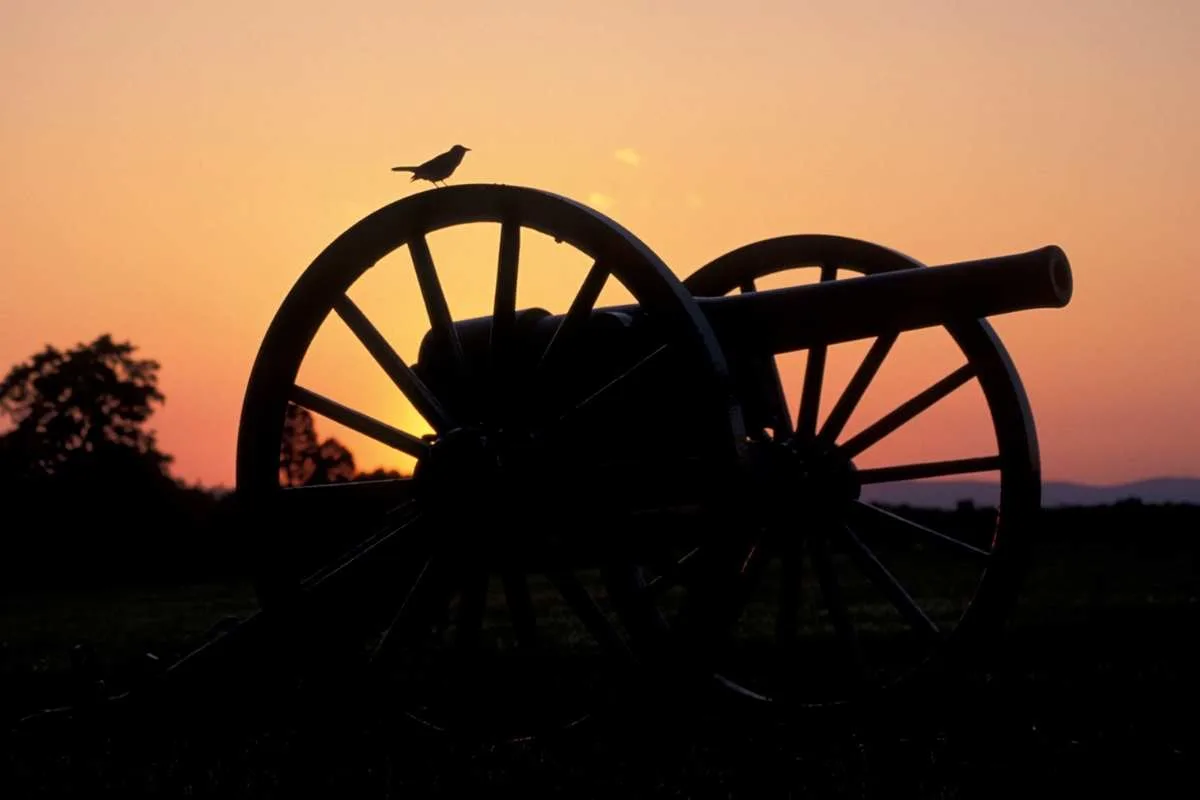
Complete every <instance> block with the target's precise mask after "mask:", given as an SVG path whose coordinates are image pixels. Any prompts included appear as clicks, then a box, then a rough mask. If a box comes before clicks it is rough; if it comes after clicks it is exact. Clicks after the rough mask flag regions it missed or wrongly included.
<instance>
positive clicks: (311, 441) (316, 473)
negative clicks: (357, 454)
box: [279, 403, 355, 486]
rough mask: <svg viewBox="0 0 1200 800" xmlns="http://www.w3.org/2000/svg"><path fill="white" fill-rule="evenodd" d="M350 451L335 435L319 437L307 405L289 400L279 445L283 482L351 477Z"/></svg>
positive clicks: (296, 483)
mask: <svg viewBox="0 0 1200 800" xmlns="http://www.w3.org/2000/svg"><path fill="white" fill-rule="evenodd" d="M354 477H355V472H354V455H353V454H352V453H351V452H350V451H349V450H347V449H346V448H345V447H344V446H343V445H342V444H341V443H340V442H339V441H338V440H337V439H333V438H329V439H325V440H324V441H321V439H320V437H318V436H317V430H316V427H315V425H314V424H313V417H312V414H310V413H309V412H308V410H307V409H304V408H301V407H300V406H298V405H295V404H292V403H289V404H288V408H287V412H286V415H285V416H284V421H283V437H282V440H281V442H280V447H279V480H280V483H281V484H282V485H283V486H311V485H314V484H321V483H338V482H340V481H350V480H354Z"/></svg>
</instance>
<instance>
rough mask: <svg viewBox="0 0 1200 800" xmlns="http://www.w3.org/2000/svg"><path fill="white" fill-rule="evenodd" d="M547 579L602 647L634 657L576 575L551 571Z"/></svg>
mask: <svg viewBox="0 0 1200 800" xmlns="http://www.w3.org/2000/svg"><path fill="white" fill-rule="evenodd" d="M546 577H548V578H549V579H550V582H551V583H553V584H554V588H556V589H557V590H558V593H559V594H560V595H562V597H563V599H564V600H566V601H567V604H568V605H569V606H571V608H572V609H573V610H574V611H575V614H576V615H577V616H578V617H579V619H580V621H582V622H583V624H584V626H585V627H586V628H587V629H588V631H589V632H590V633H591V634H592V636H594V637H595V639H596V641H597V642H598V643H599V644H600V645H601V646H603V647H604V648H605V649H607V650H609V651H611V652H612V653H614V654H616V655H619V656H622V657H624V658H631V657H632V655H633V653H632V651H631V650H630V649H629V647H628V645H627V644H626V643H625V640H624V639H622V638H621V634H620V633H618V632H617V630H616V629H615V628H614V627H613V626H612V624H611V623H610V622H609V621H608V618H607V617H605V616H604V612H603V611H601V610H600V606H599V605H597V604H596V600H595V599H594V598H593V597H592V596H591V595H590V594H589V593H588V591H587V589H585V588H583V585H582V584H581V583H580V582H579V579H578V578H576V577H575V574H574V573H572V572H569V571H567V570H551V571H550V572H548V573H546Z"/></svg>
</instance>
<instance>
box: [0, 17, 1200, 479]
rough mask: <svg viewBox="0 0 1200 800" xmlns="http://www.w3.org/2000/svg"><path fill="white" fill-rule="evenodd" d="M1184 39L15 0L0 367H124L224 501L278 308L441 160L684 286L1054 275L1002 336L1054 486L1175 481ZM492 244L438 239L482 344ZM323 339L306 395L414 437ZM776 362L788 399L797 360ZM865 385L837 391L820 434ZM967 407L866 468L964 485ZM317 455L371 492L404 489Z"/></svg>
mask: <svg viewBox="0 0 1200 800" xmlns="http://www.w3.org/2000/svg"><path fill="white" fill-rule="evenodd" d="M431 31H432V32H435V33H431ZM1197 38H1200V6H1198V5H1197V4H1195V3H1192V2H1185V1H1182V0H1181V1H1180V2H1157V3H1148V4H1147V3H1135V2H1132V0H1130V1H1128V2H1118V1H1117V0H1096V2H1090V3H1086V4H1081V3H1066V2H1062V3H1053V4H1046V3H1035V2H1014V3H1004V4H995V3H985V2H968V3H951V2H934V1H933V0H930V1H929V2H924V1H922V2H910V3H890V2H882V1H880V2H869V3H864V2H860V3H845V4H818V3H809V2H794V1H793V2H782V1H780V2H750V3H741V4H737V5H736V6H728V4H719V3H714V2H688V3H683V2H658V3H648V2H617V1H616V0H614V2H610V3H605V4H601V5H591V6H588V8H587V10H586V13H585V12H584V11H582V10H581V8H580V7H577V6H574V5H571V4H563V3H553V2H548V1H546V2H526V3H506V4H492V3H484V2H477V1H474V0H461V1H460V2H458V3H454V4H444V3H433V2H428V3H402V4H398V3H391V2H381V1H380V2H376V1H374V0H371V1H368V2H358V3H344V4H336V5H330V4H327V3H317V2H311V1H309V0H305V1H303V2H301V1H299V0H291V2H287V3H283V2H259V3H253V4H245V3H240V2H232V0H210V1H209V2H204V3H199V2H174V3H157V2H149V1H148V0H147V1H145V2H137V1H136V0H124V1H123V2H112V1H111V0H94V1H93V2H84V1H83V0H80V1H79V2H65V0H38V2H32V0H27V1H24V2H22V1H21V0H17V2H8V3H5V4H4V5H3V6H2V7H0V70H2V73H3V74H4V76H5V78H6V80H5V91H4V93H3V94H2V95H0V153H3V170H4V177H3V180H0V270H2V271H3V272H2V275H3V284H2V286H3V291H2V292H0V359H2V364H3V367H4V368H5V369H7V367H8V366H10V365H11V364H13V363H16V362H17V361H20V360H23V359H25V358H27V357H28V356H30V355H31V354H32V353H33V352H35V351H36V350H39V349H40V348H41V347H43V346H44V345H45V344H47V343H51V344H54V345H56V346H59V347H69V346H71V345H73V344H75V343H76V342H79V341H90V340H91V339H92V338H94V337H95V336H96V335H98V334H100V333H102V332H111V333H112V334H113V335H114V336H115V337H117V338H119V339H130V340H132V341H133V342H134V343H135V344H137V345H138V346H139V347H140V348H141V354H142V355H144V356H146V357H153V358H156V359H158V360H160V361H161V362H162V364H163V368H162V373H161V374H162V386H163V390H164V392H165V394H166V395H167V403H166V405H165V407H164V408H163V409H162V410H160V411H159V412H158V413H157V414H156V416H155V417H154V420H153V424H154V427H155V428H156V429H157V430H158V432H159V437H160V442H161V445H162V447H163V448H164V449H165V450H166V451H167V452H169V453H172V454H173V455H174V456H175V457H176V464H175V471H176V474H178V475H179V476H181V477H184V478H186V479H188V480H192V481H195V480H198V481H202V482H204V483H205V484H210V485H211V484H225V485H231V484H232V481H233V464H234V443H235V438H236V431H237V425H238V415H239V411H240V405H241V400H242V392H243V390H244V387H245V380H246V376H247V374H248V372H249V369H250V365H251V363H252V361H253V359H254V356H255V353H256V351H257V348H258V345H259V342H260V341H261V339H262V336H263V333H264V331H265V330H266V327H267V325H268V323H269V321H270V319H271V317H272V315H273V314H274V313H275V311H276V309H277V307H278V305H279V303H280V301H281V300H282V298H283V296H284V294H285V293H286V292H287V291H288V289H289V288H290V287H291V285H292V283H293V282H294V281H295V279H296V278H297V276H298V275H299V274H300V272H301V271H302V270H303V269H304V268H305V267H306V266H307V265H308V263H309V262H310V261H311V260H312V259H313V258H314V257H315V256H316V255H317V253H319V252H320V251H321V250H322V249H323V248H324V247H325V246H326V245H327V244H328V243H329V242H330V241H332V240H333V239H334V238H335V237H336V236H337V235H338V234H340V233H341V232H342V231H343V230H345V229H346V228H348V227H349V226H350V225H352V224H354V222H356V221H357V220H358V219H360V218H361V217H363V216H365V215H366V214H368V213H370V212H371V211H374V210H375V209H377V208H379V207H380V206H383V205H385V204H387V203H389V202H391V201H392V200H394V199H396V198H398V197H401V196H403V195H406V194H410V193H412V192H414V191H423V190H425V189H427V188H428V186H429V185H428V184H422V183H410V182H409V180H408V176H407V175H402V174H399V173H393V172H390V169H389V168H390V167H391V166H392V165H395V164H403V163H414V162H415V161H418V160H422V159H424V158H427V157H429V156H432V155H434V154H436V153H438V152H441V151H442V150H445V149H446V148H448V147H449V146H450V145H451V144H454V143H461V144H464V145H466V146H468V147H471V148H472V151H471V152H470V153H468V154H467V157H466V159H465V161H464V162H463V165H462V167H460V169H459V172H458V173H457V174H456V175H455V176H454V177H453V178H451V182H452V183H476V182H478V183H493V182H494V183H515V184H523V185H527V186H533V187H537V188H541V189H546V190H549V191H554V192H558V193H561V194H564V195H567V196H569V197H571V198H574V199H577V200H579V201H582V202H584V203H587V204H589V205H592V206H593V207H595V208H597V209H599V210H601V211H603V212H604V213H606V214H609V215H610V216H612V217H613V218H614V219H616V220H617V221H618V222H620V223H621V224H622V225H624V226H625V227H627V228H628V229H630V230H631V231H633V232H634V233H635V234H637V235H638V236H639V237H641V238H642V239H643V240H644V241H645V242H646V243H647V244H648V245H649V246H650V247H651V248H652V249H654V250H655V251H656V252H657V253H658V254H659V255H660V256H661V257H662V258H663V259H664V260H665V261H666V263H667V264H668V265H670V267H671V268H672V269H673V270H674V271H675V272H676V273H677V274H678V275H679V276H680V277H684V276H686V275H687V274H689V273H690V272H691V271H693V270H694V269H696V268H697V267H699V266H700V265H702V264H703V263H705V262H707V261H709V260H710V259H712V258H715V257H716V256H718V255H720V254H721V253H724V252H726V251H728V250H730V249H732V248H734V247H738V246H741V245H743V244H747V243H749V242H751V241H755V240H757V239H762V238H767V237H771V236H777V235H781V234H789V233H802V232H809V233H812V232H815V233H837V234H843V235H848V236H854V237H858V238H863V239H868V240H871V241H874V242H878V243H879V244H882V245H884V246H887V247H890V248H893V249H896V250H900V251H902V252H905V253H907V254H909V255H911V256H913V257H914V258H917V259H920V260H921V261H924V262H926V263H930V264H937V263H944V262H949V261H958V260H964V259H969V258H977V257H984V256H991V255H1000V254H1005V253H1012V252H1021V251H1025V250H1029V249H1033V248H1035V247H1039V246H1042V245H1044V244H1051V243H1053V244H1058V245H1061V246H1062V247H1063V248H1064V249H1065V250H1066V252H1067V254H1068V255H1069V257H1070V258H1071V261H1072V265H1073V268H1074V271H1075V276H1076V289H1075V297H1074V299H1073V301H1072V304H1071V305H1070V306H1069V307H1068V308H1067V309H1063V310H1052V311H1034V312H1026V313H1022V314H1018V315H1013V316H1011V317H1001V318H997V319H994V320H993V324H994V326H995V328H996V329H997V331H998V332H999V333H1000V335H1001V337H1002V339H1003V341H1004V343H1005V345H1006V346H1007V347H1008V349H1009V351H1010V354H1011V355H1012V357H1013V359H1014V361H1015V363H1016V365H1017V367H1018V369H1019V370H1020V373H1021V376H1022V378H1023V379H1024V381H1025V385H1026V389H1027V391H1028V393H1029V396H1030V400H1031V403H1032V406H1033V409H1034V412H1035V417H1036V421H1037V424H1038V434H1039V438H1040V442H1041V447H1042V457H1043V468H1044V473H1045V475H1046V477H1047V478H1051V479H1071V480H1081V481H1095V482H1116V481H1122V480H1130V479H1137V478H1144V477H1153V476H1158V475H1167V474H1186V475H1197V474H1200V458H1198V446H1197V442H1200V422H1198V421H1197V420H1198V417H1197V415H1196V414H1195V412H1194V404H1195V397H1196V396H1197V394H1198V393H1200V377H1198V375H1200V370H1198V369H1197V367H1196V366H1195V365H1196V353H1197V352H1200V325H1198V324H1197V321H1196V315H1195V311H1194V310H1193V306H1194V305H1195V298H1196V297H1198V296H1200V271H1198V270H1197V266H1200V243H1198V239H1197V230H1198V229H1200V226H1197V225H1196V224H1195V223H1196V222H1197V219H1196V217H1197V213H1196V210H1195V209H1196V207H1197V204H1196V201H1195V194H1196V191H1195V187H1196V186H1197V185H1198V184H1200V155H1197V148H1196V146H1195V142H1197V141H1200V104H1197V103H1196V89H1195V87H1196V86H1197V85H1200V80H1198V79H1200V66H1198V65H1200V62H1197V60H1196V59H1195V57H1194V55H1193V53H1194V47H1195V45H1194V42H1195V41H1196V40H1197ZM496 233H497V232H496V231H495V230H492V229H490V228H486V227H485V228H484V230H482V231H480V232H470V231H455V232H448V233H447V234H445V235H444V236H440V237H431V245H432V246H433V247H434V255H435V257H438V258H439V261H438V265H439V267H440V268H442V269H443V270H444V273H443V274H444V277H443V280H444V281H445V282H446V286H447V292H448V294H449V295H450V302H451V305H452V308H453V310H454V312H455V314H456V316H462V315H466V314H475V313H480V314H482V313H488V309H489V306H490V298H491V295H490V292H491V288H492V285H493V283H492V282H493V280H494V269H495V241H496ZM543 245H544V246H543ZM534 250H535V252H534V253H533V254H532V255H528V256H527V257H528V258H531V259H533V263H534V265H535V266H533V267H532V268H530V269H529V270H528V272H525V269H526V267H525V265H526V262H525V261H523V262H522V269H523V274H522V278H523V280H527V281H530V282H531V283H529V284H528V285H526V284H523V285H522V286H521V297H520V299H521V302H522V303H525V304H528V303H549V304H551V305H552V306H554V307H555V308H561V307H562V306H563V304H564V303H565V302H567V301H568V300H569V294H568V292H570V291H572V290H573V289H574V288H575V287H576V286H577V283H578V279H579V278H580V277H582V268H580V269H570V268H569V267H568V265H567V263H566V262H561V258H562V257H561V256H560V254H559V251H558V250H556V249H555V248H554V246H553V245H552V243H550V242H546V243H542V244H539V246H538V247H536V248H534ZM568 261H569V259H568ZM393 265H394V266H395V269H394V270H392V271H391V272H390V273H389V272H387V271H386V270H383V269H377V270H373V271H372V274H370V275H369V276H368V278H369V280H364V282H363V284H362V285H359V286H356V287H355V289H354V291H353V296H354V298H355V299H356V300H358V301H360V302H361V303H362V305H363V306H364V307H365V308H366V309H367V310H368V312H369V313H370V314H371V316H372V319H373V321H375V322H376V324H378V325H379V326H380V327H381V328H382V329H383V330H384V331H385V332H386V333H387V334H388V335H389V336H390V337H391V338H392V341H393V343H394V345H395V346H396V347H397V349H398V350H399V351H400V352H401V353H402V354H404V355H407V356H411V355H412V353H413V348H415V345H416V341H417V337H419V336H420V334H421V332H423V330H424V316H423V311H422V308H421V306H420V305H419V298H418V296H417V295H416V293H415V280H413V279H412V277H411V270H410V268H409V267H408V265H407V254H406V253H404V252H399V253H397V254H396V256H395V258H393V259H390V261H389V262H388V263H387V266H389V267H390V266H393ZM383 266H385V265H384V264H381V267H383ZM585 266H586V265H585ZM527 275H528V276H537V277H527ZM482 276H486V280H484V279H483V277H482ZM606 299H607V298H606ZM338 326H340V321H338V320H336V319H332V320H331V321H330V323H329V324H328V325H327V328H329V331H328V332H326V331H323V332H322V333H321V334H320V337H319V339H318V342H317V344H316V347H315V349H314V351H313V352H312V354H311V355H310V359H309V362H308V363H307V364H306V366H305V372H304V377H305V378H306V379H309V378H311V380H310V382H311V383H315V384H316V385H314V386H313V388H316V389H318V390H327V391H329V393H330V394H333V395H334V396H336V397H337V398H338V399H342V400H344V401H346V402H352V403H354V404H356V405H358V406H360V407H361V408H362V409H363V410H365V411H369V412H370V411H374V412H376V413H379V414H381V415H383V416H385V417H387V418H389V419H390V420H391V421H393V422H395V423H397V424H405V425H409V426H410V427H411V426H412V425H413V424H414V421H413V419H412V418H411V416H406V415H405V413H404V411H403V410H402V409H399V408H397V406H396V405H395V400H394V395H393V394H392V391H391V389H390V387H389V384H388V382H387V379H386V377H385V376H383V375H382V373H381V372H380V371H379V369H378V368H377V367H376V366H375V365H374V364H373V363H372V362H371V361H370V360H369V358H368V357H367V356H366V354H365V353H362V352H356V351H354V348H353V347H352V346H351V340H350V338H349V335H348V333H347V332H346V331H345V329H344V327H343V328H341V329H340V330H339V329H338ZM943 338H944V336H943ZM901 341H902V343H903V342H904V341H905V340H904V339H903V338H902V340H901ZM924 341H925V340H924V339H922V338H920V337H915V338H913V339H912V344H909V345H907V346H905V345H903V344H902V345H899V346H898V348H897V352H896V355H895V356H894V357H893V359H891V360H890V361H889V362H888V364H887V365H886V366H885V371H884V373H883V374H881V376H880V385H878V386H876V387H874V388H873V390H872V391H873V394H872V395H869V396H868V398H867V400H866V401H865V403H864V408H863V410H862V413H861V415H858V416H856V417H855V420H856V424H857V425H859V426H861V424H865V423H868V422H870V421H871V418H872V417H873V416H874V415H877V414H879V413H882V412H883V411H886V410H887V408H888V407H889V406H890V405H892V404H894V403H895V402H898V401H900V400H903V399H905V398H906V397H907V396H908V395H911V394H912V393H914V392H916V391H918V390H919V389H921V388H923V387H924V386H925V385H926V383H927V382H928V381H929V380H932V379H936V378H937V377H940V376H941V375H942V374H944V372H945V371H948V369H952V368H953V367H954V366H957V363H956V362H954V361H953V360H951V359H949V355H948V353H947V352H945V350H944V348H942V349H936V348H934V345H933V344H929V345H925V344H923V343H922V342H924ZM930 341H932V340H930ZM865 347H866V343H855V344H851V345H845V346H842V347H841V348H839V349H845V350H847V351H849V352H850V353H851V354H852V355H853V354H860V353H861V352H863V351H864V350H865ZM935 350H936V353H935ZM935 354H936V355H937V358H934V355H935ZM784 361H785V363H786V364H788V365H790V366H791V367H792V370H791V372H790V373H789V377H788V387H789V390H790V391H792V393H793V394H796V393H798V387H799V381H800V376H801V374H802V372H801V371H800V369H799V367H800V365H801V364H802V363H803V357H802V356H797V357H790V356H789V357H788V358H787V359H785V360H784ZM853 367H854V363H853V360H852V359H849V360H847V361H846V363H845V365H844V366H843V365H842V364H841V361H840V360H837V361H836V363H835V377H834V378H832V379H831V380H832V383H833V386H832V387H831V388H830V389H829V390H828V391H827V393H826V398H828V399H827V402H826V406H825V407H826V408H827V407H828V402H830V401H831V400H832V397H833V396H834V393H835V391H836V389H839V388H840V386H841V384H842V383H844V381H845V378H846V377H847V376H848V375H849V371H850V370H852V369H853ZM876 390H878V392H876ZM978 406H979V401H978V398H973V397H972V396H971V395H970V393H965V395H964V396H963V397H958V396H955V398H953V399H952V400H950V401H947V402H946V404H945V408H939V409H938V412H937V414H935V415H931V417H930V418H929V420H928V421H927V422H923V423H922V425H921V426H914V428H913V429H912V431H911V432H907V433H906V434H905V435H904V436H903V437H900V438H899V439H897V440H896V441H894V442H889V443H888V444H887V446H886V447H883V446H881V448H880V449H879V451H878V452H877V453H875V454H874V455H873V456H872V458H871V459H868V461H870V462H871V463H872V464H878V465H882V464H883V463H890V462H897V461H904V460H911V459H913V458H914V457H921V458H949V457H954V456H958V455H964V456H965V455H981V454H984V453H982V452H980V449H981V448H986V447H987V444H988V442H987V438H986V437H987V435H988V433H989V432H988V431H987V429H986V427H985V426H986V424H987V417H986V416H985V415H984V413H983V411H982V410H981V408H978ZM851 427H852V428H853V427H855V424H852V426H851ZM321 432H322V433H324V434H325V435H335V436H337V437H338V438H339V439H342V440H343V441H345V442H346V444H348V445H349V446H350V447H351V449H352V450H353V451H354V452H355V455H356V458H357V461H358V465H359V467H360V468H362V469H370V468H373V467H374V466H377V465H381V464H382V465H399V466H403V465H404V462H403V460H402V459H396V458H395V457H393V456H392V455H391V454H389V453H388V452H387V451H386V450H385V449H384V448H382V447H377V446H373V445H369V444H368V443H367V442H366V441H365V440H363V439H362V438H361V437H357V436H355V435H353V434H347V433H345V432H344V431H342V430H341V429H337V428H336V427H335V426H333V425H331V424H324V425H322V426H321Z"/></svg>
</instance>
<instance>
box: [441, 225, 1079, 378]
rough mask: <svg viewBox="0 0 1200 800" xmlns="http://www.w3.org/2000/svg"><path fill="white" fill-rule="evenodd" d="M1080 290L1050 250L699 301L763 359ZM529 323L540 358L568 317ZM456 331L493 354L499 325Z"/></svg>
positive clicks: (736, 344) (597, 313)
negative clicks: (493, 328) (489, 348)
mask: <svg viewBox="0 0 1200 800" xmlns="http://www.w3.org/2000/svg"><path fill="white" fill-rule="evenodd" d="M1072 287H1073V281H1072V276H1071V266H1070V262H1069V261H1068V260H1067V256H1066V254H1065V253H1064V252H1063V251H1062V249H1061V248H1059V247H1057V246H1055V245H1048V246H1046V247H1042V248H1039V249H1037V250H1031V251H1029V252H1025V253H1017V254H1014V255H1005V256H997V257H994V258H985V259H978V260H973V261H963V262H958V263H953V264H943V265H939V266H932V267H914V268H912V269H900V270H896V271H894V272H886V273H881V274H876V275H867V276H861V277H854V278H847V279H844V280H837V281H829V282H826V283H811V284H805V285H801V286H792V287H788V288H784V289H769V290H763V291H758V292H753V293H747V294H736V295H726V296H719V297H704V296H700V297H696V298H695V300H696V303H697V304H698V305H699V307H700V308H701V310H702V312H703V313H704V315H705V316H706V317H707V318H708V320H709V323H710V324H711V325H712V327H713V330H714V331H715V333H716V335H717V339H718V341H719V342H720V343H721V347H722V348H724V349H726V350H728V351H731V352H739V351H741V352H752V353H758V354H763V353H787V352H791V351H793V350H802V349H805V348H808V347H812V346H814V345H819V344H837V343H839V342H847V341H853V340H855V339H866V338H871V337H874V336H879V335H881V334H885V333H889V332H900V331H907V330H917V329H920V328H930V327H936V326H940V325H946V324H953V323H954V322H955V321H957V320H969V319H980V318H983V317H991V316H995V315H998V314H1007V313H1011V312H1014V311H1024V310H1029V309H1034V308H1061V307H1063V306H1065V305H1067V304H1068V303H1069V302H1070V300H1071V294H1072ZM641 316H643V312H642V310H641V309H640V308H639V306H636V305H622V306H607V307H603V308H597V309H595V310H594V311H593V312H592V320H593V323H594V325H593V327H592V329H591V330H592V335H591V336H589V339H592V340H593V342H594V343H595V344H596V345H597V346H599V347H602V348H603V349H605V350H614V351H615V350H617V349H620V347H621V346H629V345H632V344H633V342H634V341H636V339H637V338H638V337H637V334H636V333H633V331H634V330H636V329H637V325H636V322H637V320H638V319H639V318H640V317H641ZM521 317H522V318H523V319H525V320H528V322H527V323H523V324H522V325H521V326H520V327H521V328H522V329H523V330H524V331H525V337H526V338H525V341H526V342H527V344H528V345H529V346H530V347H532V348H534V349H536V350H537V351H538V352H540V351H541V349H542V348H544V347H545V344H546V343H547V342H548V341H549V340H550V338H551V337H552V336H553V335H554V332H555V330H556V329H557V328H558V326H559V324H560V323H561V322H562V319H563V317H562V315H552V314H549V313H547V312H545V311H543V310H540V309H527V310H526V311H524V312H522V315H521ZM621 320H624V322H621ZM606 321H608V322H612V321H617V322H616V324H615V325H613V324H605V323H606ZM630 323H634V324H632V327H631V325H630ZM455 328H456V329H457V331H458V334H459V337H460V339H461V341H462V343H463V346H464V347H465V349H466V351H467V353H468V355H469V356H473V357H484V354H485V353H486V352H487V343H488V338H489V334H490V331H491V318H490V317H477V318H475V319H468V320H463V321H461V322H458V323H456V324H455ZM622 331H624V332H626V333H631V334H633V341H631V340H630V339H629V338H623V337H622V336H621V332H622ZM597 337H598V338H597ZM613 337H615V338H613ZM599 340H602V341H599ZM444 344H445V343H444V342H441V341H440V337H434V336H433V335H432V332H430V333H428V334H426V337H425V340H424V341H423V342H422V344H421V351H420V353H421V355H420V362H421V363H422V364H424V365H425V367H426V368H435V367H434V364H436V363H437V362H438V361H441V360H443V359H444V358H446V353H445V351H444V349H443V348H444Z"/></svg>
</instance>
